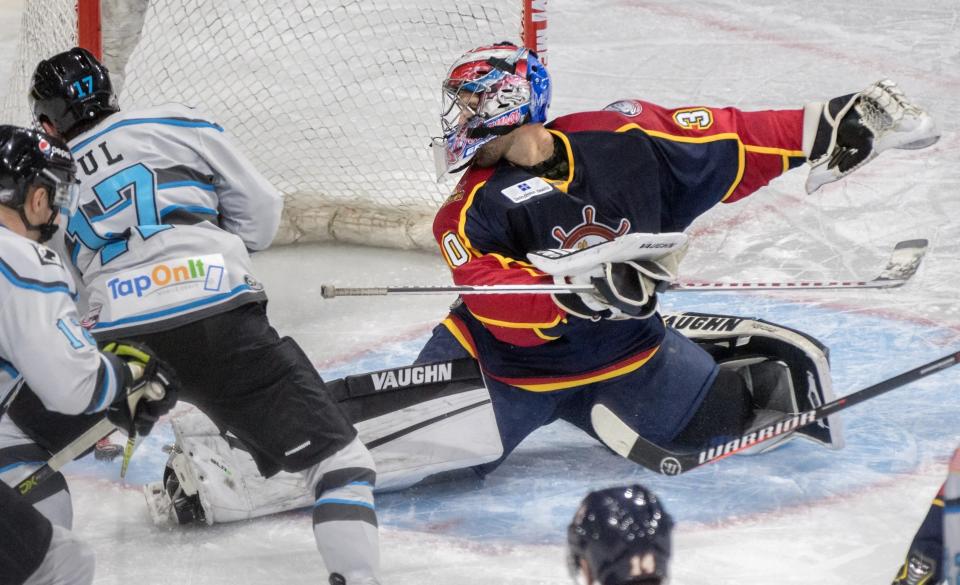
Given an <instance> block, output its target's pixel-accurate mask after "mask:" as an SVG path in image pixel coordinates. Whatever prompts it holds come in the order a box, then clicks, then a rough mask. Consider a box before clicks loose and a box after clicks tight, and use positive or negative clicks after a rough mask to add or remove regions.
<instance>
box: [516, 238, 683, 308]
mask: <svg viewBox="0 0 960 585" xmlns="http://www.w3.org/2000/svg"><path fill="white" fill-rule="evenodd" d="M686 253H687V239H686V236H685V235H684V234H679V233H666V234H627V235H625V236H621V237H619V238H617V239H615V240H611V241H609V242H604V243H602V244H599V245H597V246H591V247H589V248H585V249H583V250H545V251H543V252H535V253H531V254H529V255H528V258H529V259H530V261H531V262H532V263H533V264H534V266H536V267H537V268H539V269H541V270H543V271H544V272H546V273H547V274H552V275H553V280H554V282H555V283H557V284H574V285H576V284H589V285H592V286H593V287H594V289H595V290H594V291H592V292H587V293H566V294H555V295H553V299H554V302H556V304H557V305H558V306H559V307H560V308H561V309H563V310H564V311H566V312H567V313H569V314H571V315H575V316H577V317H581V318H583V319H591V320H594V321H596V320H599V319H646V318H648V317H650V316H651V315H653V314H654V313H655V312H656V310H657V293H658V292H663V291H664V290H666V289H667V287H668V286H669V285H670V283H672V282H674V281H676V279H677V274H678V271H679V267H680V261H681V260H682V259H683V257H684V256H685V255H686ZM588 257H589V259H590V261H591V265H589V266H585V264H587V263H586V262H584V259H586V258H588Z"/></svg>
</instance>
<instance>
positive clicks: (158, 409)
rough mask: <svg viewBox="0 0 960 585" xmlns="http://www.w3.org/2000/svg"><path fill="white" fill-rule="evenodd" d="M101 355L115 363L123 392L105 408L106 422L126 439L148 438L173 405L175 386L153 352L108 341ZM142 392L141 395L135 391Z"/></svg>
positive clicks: (170, 373)
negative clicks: (125, 435) (117, 361)
mask: <svg viewBox="0 0 960 585" xmlns="http://www.w3.org/2000/svg"><path fill="white" fill-rule="evenodd" d="M102 351H103V352H104V354H107V355H108V356H111V357H113V358H115V359H116V360H119V362H120V363H119V364H117V365H118V371H119V373H120V375H122V376H123V380H122V387H123V388H124V392H123V394H122V395H120V396H117V399H116V400H114V401H113V403H112V404H111V405H110V406H109V407H108V408H107V418H108V419H110V422H112V423H113V424H114V425H116V426H117V428H119V429H120V430H122V431H124V432H126V433H127V435H128V436H131V437H132V436H134V433H135V434H136V435H140V436H144V435H148V434H149V433H150V431H151V429H153V425H154V423H156V422H157V420H158V419H159V418H160V417H161V416H163V415H164V414H166V413H167V412H169V411H170V409H171V408H173V406H174V404H176V402H177V391H178V389H179V386H180V384H179V382H178V381H177V379H176V376H174V374H173V371H172V370H171V369H170V367H169V366H167V364H166V363H164V362H163V361H162V360H160V358H158V357H157V356H156V354H154V353H153V351H152V350H151V349H150V348H148V347H146V346H145V345H141V344H138V343H135V342H132V341H111V342H109V343H107V344H106V345H105V346H103V348H102ZM140 389H143V390H144V391H143V393H142V394H138V393H137V391H138V390H140Z"/></svg>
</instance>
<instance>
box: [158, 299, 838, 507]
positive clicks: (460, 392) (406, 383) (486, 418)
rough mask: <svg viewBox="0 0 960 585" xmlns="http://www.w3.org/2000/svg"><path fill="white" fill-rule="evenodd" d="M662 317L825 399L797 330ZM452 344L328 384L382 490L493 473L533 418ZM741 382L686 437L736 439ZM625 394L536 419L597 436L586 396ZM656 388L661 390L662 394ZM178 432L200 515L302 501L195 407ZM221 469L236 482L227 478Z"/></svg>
mask: <svg viewBox="0 0 960 585" xmlns="http://www.w3.org/2000/svg"><path fill="white" fill-rule="evenodd" d="M665 318H666V321H667V322H668V323H671V324H673V325H674V327H672V328H670V329H669V331H670V336H671V337H672V336H673V335H680V334H683V335H684V336H687V337H689V338H690V339H692V340H693V341H695V342H696V345H694V346H693V347H696V348H697V349H698V351H700V352H703V353H704V354H705V355H707V357H708V359H711V363H712V360H713V359H714V358H715V359H716V360H717V361H719V363H720V367H719V370H720V373H718V376H720V375H723V376H724V377H727V379H729V378H728V376H729V375H732V376H734V377H737V378H739V376H740V375H739V374H738V373H737V372H736V370H737V369H738V368H739V367H741V366H742V364H744V363H745V362H746V363H758V362H764V361H773V362H782V363H784V364H788V366H787V367H788V371H789V374H790V378H791V380H790V381H789V382H787V383H786V387H788V388H789V389H790V390H791V391H792V392H793V394H794V395H795V396H802V397H806V396H811V395H812V396H817V397H819V398H817V399H816V400H831V399H832V398H833V394H832V389H831V385H830V373H829V365H828V361H827V357H826V349H825V348H824V347H823V346H822V345H820V344H819V343H818V342H816V340H814V339H812V338H810V337H808V336H805V335H804V334H802V333H799V332H796V331H793V330H791V329H788V328H786V327H782V326H779V325H776V324H772V323H769V322H766V321H761V320H757V319H746V318H740V317H730V316H723V315H704V314H696V313H680V314H673V315H666V316H665ZM430 347H433V348H438V347H440V346H438V345H432V346H430ZM443 347H444V348H447V349H449V348H451V347H457V346H451V345H444V346H443ZM453 353H455V352H452V353H447V355H446V356H442V355H440V354H439V353H436V354H432V355H431V354H427V353H424V354H422V355H421V356H420V358H418V361H417V363H418V364H420V365H419V366H417V365H414V366H407V367H404V368H395V369H391V370H384V371H381V372H373V373H370V374H364V375H358V376H356V377H350V378H347V379H346V381H342V380H334V381H333V382H330V383H329V387H330V388H331V389H333V390H335V391H336V393H337V395H338V399H339V400H340V405H341V406H342V407H344V409H345V411H346V412H347V413H348V415H349V416H350V418H351V420H353V422H354V423H355V425H356V427H357V429H358V431H359V433H360V438H361V439H362V440H363V441H364V443H365V444H366V445H367V446H368V448H369V449H370V452H371V453H372V455H373V458H374V460H375V461H376V465H377V469H378V476H379V480H378V489H381V490H384V489H399V488H403V487H406V486H409V485H412V484H414V483H416V482H419V481H421V480H423V479H424V478H427V477H429V476H431V475H435V474H439V473H443V472H453V471H455V470H462V469H467V468H472V469H474V470H475V471H476V472H477V473H479V474H485V473H489V472H490V471H492V470H493V469H494V468H495V467H496V466H497V465H498V464H499V463H500V462H501V461H502V460H503V459H504V458H505V457H506V456H507V455H508V454H509V452H510V450H512V448H513V447H515V446H516V444H517V443H518V442H519V441H520V440H521V439H522V438H523V436H524V435H522V433H525V432H528V431H529V429H530V428H531V427H532V425H531V424H523V425H522V426H518V425H517V424H516V422H515V421H516V420H518V419H522V415H523V414H525V413H529V412H530V409H531V408H530V406H531V405H530V403H528V402H524V403H521V404H520V405H517V404H516V403H514V402H512V401H511V400H510V397H511V396H510V395H507V396H503V395H502V394H501V393H500V392H501V391H500V387H499V386H497V385H495V384H492V385H484V379H483V378H482V377H481V374H480V372H479V369H478V367H477V364H476V361H474V360H472V358H469V356H467V357H463V356H462V355H453ZM444 357H447V358H450V359H447V360H444V359H443V358H444ZM465 364H469V366H470V369H469V370H468V371H466V373H461V372H460V371H458V369H460V368H463V369H465V370H466V366H465ZM351 378H358V379H361V378H362V379H363V380H364V382H365V384H366V385H365V387H363V388H362V389H361V390H359V391H354V390H353V389H351V388H352V384H351V383H352V380H351ZM488 382H489V380H488ZM344 387H346V388H347V390H343V388H344ZM664 387H665V388H668V386H664ZM739 389H741V386H740V385H738V384H732V385H730V387H727V388H723V389H721V391H719V392H717V393H711V395H710V396H709V397H708V398H707V399H706V400H705V407H704V408H705V409H707V410H705V411H704V412H705V413H706V412H709V413H710V416H709V417H708V416H705V415H704V416H701V415H700V413H699V412H698V413H695V414H694V415H691V417H690V418H691V420H693V421H699V424H700V426H696V425H694V426H690V425H688V428H689V429H691V430H690V431H689V432H688V440H690V441H695V440H696V439H697V438H698V437H697V435H700V434H703V435H711V434H712V433H713V432H714V431H715V430H716V428H717V426H716V425H717V424H718V421H725V422H723V423H719V424H727V425H730V427H731V428H730V429H729V431H728V432H729V434H730V435H731V436H733V435H736V436H739V434H740V433H741V431H742V430H743V429H742V428H741V426H740V425H743V424H745V423H744V419H745V417H748V416H749V414H750V413H749V412H748V411H749V410H750V409H749V408H747V406H749V405H745V402H744V399H743V397H742V396H739V395H737V394H736V392H735V391H736V390H739ZM632 392H633V394H631V389H629V388H626V387H617V386H608V385H598V386H597V387H595V388H592V389H591V391H590V392H588V393H584V394H583V395H582V396H577V395H576V394H575V393H571V392H568V393H565V394H564V395H563V396H557V395H554V396H552V397H549V395H548V398H547V399H545V401H544V402H543V403H541V404H534V406H535V407H537V408H541V411H543V410H546V409H545V408H543V407H542V404H546V405H548V406H549V407H551V408H552V409H553V410H551V411H549V413H548V414H547V415H543V414H541V415H540V416H541V418H540V419H538V420H541V421H542V420H544V419H550V420H553V419H556V418H563V419H565V420H570V421H571V422H573V421H577V422H579V423H580V424H582V425H584V426H582V427H581V428H583V429H584V430H585V431H587V432H588V433H590V434H591V435H593V431H592V429H591V428H589V426H587V425H589V423H588V422H585V421H589V412H590V400H599V401H604V403H606V404H612V403H617V404H621V403H622V402H623V401H625V400H629V399H630V398H631V396H636V395H638V394H639V393H642V392H643V390H642V389H641V390H640V391H638V390H637V388H633V389H632ZM608 393H609V396H608ZM663 394H664V395H667V396H669V391H664V392H663ZM525 395H534V396H536V395H535V394H533V393H527V394H525ZM524 409H525V410H524ZM535 413H538V414H539V412H537V411H535ZM831 418H833V417H831ZM645 420H648V419H645ZM575 424H576V423H575ZM511 425H512V426H511ZM811 426H812V427H813V428H812V429H811V431H810V432H811V434H810V435H808V436H809V437H810V438H813V439H816V440H818V441H821V442H823V443H828V444H832V445H833V446H839V445H840V444H841V443H842V438H841V429H840V424H839V421H833V420H831V421H829V422H824V423H823V424H819V425H811ZM174 429H175V431H176V435H177V447H176V448H175V449H174V452H173V454H172V455H171V458H170V461H169V462H168V467H167V470H166V472H165V473H166V475H167V476H170V475H171V474H176V475H177V476H178V477H179V481H180V483H181V484H182V485H183V486H185V487H186V489H187V492H188V493H189V494H191V495H193V494H196V495H197V497H198V498H199V501H200V503H201V504H202V507H203V509H204V515H205V520H206V521H207V522H208V523H210V524H212V523H217V522H230V521H235V520H241V519H246V518H253V517H258V516H263V515H266V514H271V513H275V512H280V511H284V510H290V509H294V508H300V507H305V506H308V505H309V504H310V500H309V498H308V497H307V496H306V494H305V491H304V486H303V484H302V481H300V480H299V479H298V478H297V477H296V476H293V475H290V474H284V473H281V474H278V475H277V476H275V477H272V478H270V479H268V480H263V479H262V478H260V477H258V476H257V474H256V468H255V466H254V465H253V463H252V461H251V460H250V457H249V455H247V454H246V453H245V452H244V451H243V450H241V449H237V448H231V446H230V445H229V444H228V442H227V441H225V440H224V439H223V438H222V437H221V436H219V435H218V433H217V429H216V428H215V427H214V426H213V425H212V424H210V423H209V422H208V421H205V420H204V419H203V418H202V416H200V415H199V414H197V415H191V416H189V417H183V418H180V419H177V420H174ZM698 446H699V445H698ZM721 450H722V446H720V447H718V448H717V451H716V453H717V456H719V455H720V454H722V453H721ZM224 469H227V470H229V471H227V472H225V471H224ZM228 475H229V476H230V477H233V478H236V477H242V478H244V479H243V481H241V482H237V481H226V477H227V476H228ZM218 478H221V479H218ZM167 497H168V495H167V494H165V493H164V491H163V489H162V485H160V484H155V485H154V486H148V490H147V500H148V504H149V505H150V507H151V509H152V512H153V514H154V516H155V519H156V520H157V521H163V520H165V519H166V515H165V512H166V510H167V508H168V507H169V505H170V503H171V502H170V501H169V500H168V499H167Z"/></svg>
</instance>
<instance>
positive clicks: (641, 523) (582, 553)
mask: <svg viewBox="0 0 960 585" xmlns="http://www.w3.org/2000/svg"><path fill="white" fill-rule="evenodd" d="M672 529H673V519H672V518H671V517H670V515H669V514H667V511H666V510H664V509H663V506H662V505H661V504H660V502H659V500H657V497H656V496H655V495H653V493H651V492H650V491H649V490H647V489H646V488H645V487H643V486H641V485H636V484H635V485H631V486H624V487H617V488H610V489H605V490H600V491H596V492H592V493H590V494H588V495H587V497H585V498H584V499H583V501H582V502H581V503H580V508H579V509H578V510H577V513H576V515H575V516H574V517H573V522H571V523H570V527H569V528H568V529H567V546H568V548H567V563H568V568H569V570H570V576H571V577H573V579H574V581H576V582H578V583H582V580H581V579H580V577H581V575H582V573H581V569H580V561H581V559H582V560H586V561H587V564H588V565H589V569H590V571H591V579H592V581H596V582H597V583H600V584H601V585H626V584H628V583H644V584H650V585H654V584H661V583H666V581H667V568H668V565H669V562H670V533H671V531H672ZM591 585H592V582H591Z"/></svg>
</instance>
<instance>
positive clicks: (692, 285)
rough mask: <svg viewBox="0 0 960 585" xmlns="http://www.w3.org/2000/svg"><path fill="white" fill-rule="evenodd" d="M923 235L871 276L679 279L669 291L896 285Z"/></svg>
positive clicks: (915, 261)
mask: <svg viewBox="0 0 960 585" xmlns="http://www.w3.org/2000/svg"><path fill="white" fill-rule="evenodd" d="M927 245H928V242H927V240H925V239H922V238H921V239H916V240H904V241H902V242H898V243H897V245H896V246H894V248H893V253H892V254H890V258H889V259H888V260H887V265H886V266H885V267H884V268H883V270H882V271H881V272H880V274H879V275H878V276H877V277H875V278H873V279H872V280H854V279H849V280H795V281H785V282H763V281H754V282H678V283H676V284H673V285H671V286H670V290H671V291H679V292H690V291H705V290H719V291H735V290H829V289H842V288H896V287H898V286H903V285H904V284H905V283H906V282H907V281H908V280H910V278H911V277H912V276H913V275H914V274H915V273H916V272H917V269H918V268H919V267H920V262H921V261H922V260H923V256H924V255H925V254H926V253H927Z"/></svg>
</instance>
